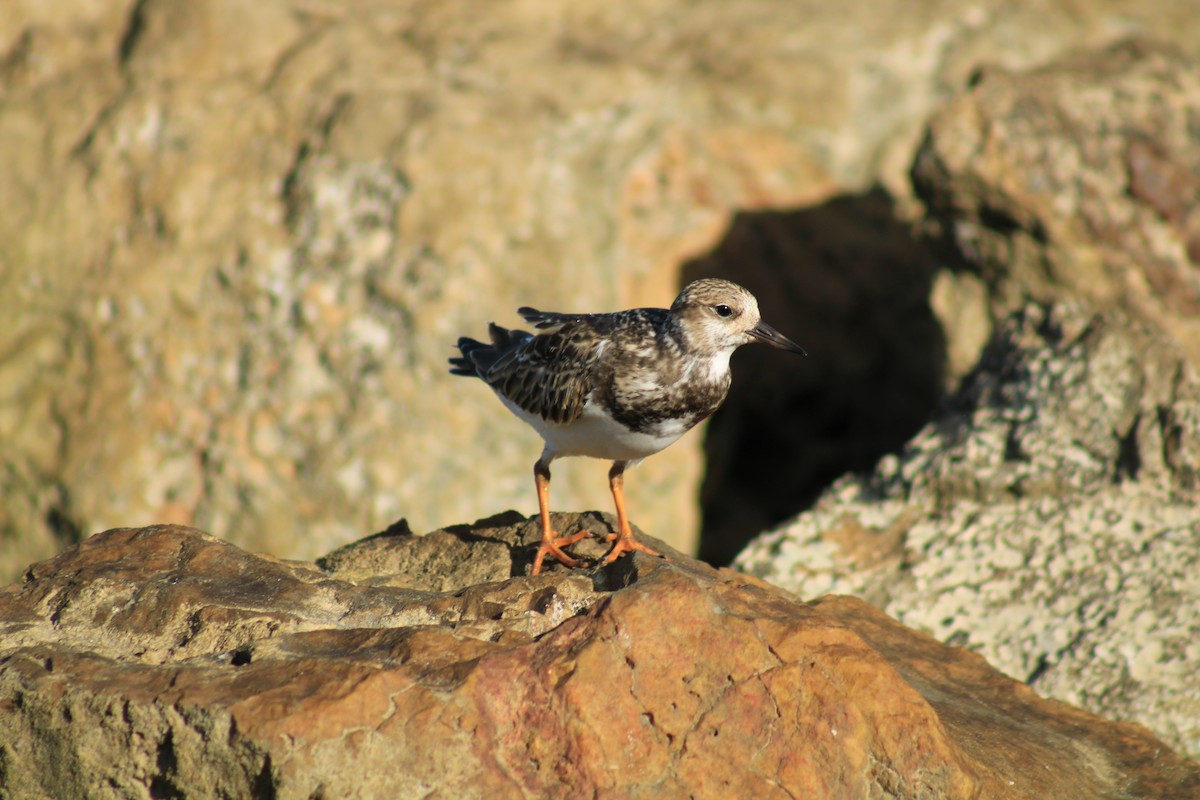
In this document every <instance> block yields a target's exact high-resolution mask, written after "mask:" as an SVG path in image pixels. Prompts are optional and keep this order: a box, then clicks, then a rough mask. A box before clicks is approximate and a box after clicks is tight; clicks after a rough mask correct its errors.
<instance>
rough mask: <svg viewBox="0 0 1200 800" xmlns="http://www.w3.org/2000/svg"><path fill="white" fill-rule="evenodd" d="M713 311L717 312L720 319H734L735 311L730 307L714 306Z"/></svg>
mask: <svg viewBox="0 0 1200 800" xmlns="http://www.w3.org/2000/svg"><path fill="white" fill-rule="evenodd" d="M713 311H715V312H717V316H718V317H732V316H733V309H732V308H730V307H729V306H725V305H721V306H713Z"/></svg>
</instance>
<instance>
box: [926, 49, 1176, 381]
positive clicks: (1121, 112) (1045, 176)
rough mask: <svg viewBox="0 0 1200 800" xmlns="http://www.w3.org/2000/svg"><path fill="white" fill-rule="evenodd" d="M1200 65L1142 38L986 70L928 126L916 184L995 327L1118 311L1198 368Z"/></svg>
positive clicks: (944, 238)
mask: <svg viewBox="0 0 1200 800" xmlns="http://www.w3.org/2000/svg"><path fill="white" fill-rule="evenodd" d="M1198 115H1200V59H1197V57H1196V54H1195V53H1194V52H1188V51H1186V50H1181V49H1179V48H1176V47H1174V46H1173V45H1169V44H1164V43H1161V42H1154V41H1149V40H1137V39H1135V40H1129V41H1125V42H1121V43H1118V44H1115V45H1112V46H1110V47H1106V48H1096V49H1087V50H1081V51H1078V52H1075V53H1072V54H1069V55H1067V56H1064V57H1063V58H1061V59H1058V60H1055V61H1053V62H1051V63H1048V64H1045V65H1043V66H1041V67H1039V68H1038V69H1035V70H1031V71H1028V72H1016V73H1014V72H1007V71H1004V70H984V71H982V72H981V73H980V74H979V75H978V76H976V79H975V80H974V82H973V83H972V86H971V88H970V89H969V90H968V91H966V92H964V94H963V95H962V96H961V97H959V98H957V99H956V100H954V101H953V102H951V103H949V104H947V105H946V106H945V107H944V108H943V109H941V110H940V111H939V112H938V113H937V114H936V115H935V116H934V118H933V121H932V122H931V123H930V128H929V132H928V138H927V140H926V142H925V143H924V145H923V146H922V148H921V150H920V152H919V153H918V154H917V158H916V162H915V165H914V167H913V174H914V180H915V182H916V185H917V187H918V189H919V191H920V193H921V196H922V198H923V199H924V200H925V201H926V203H927V204H928V206H929V209H930V212H931V215H932V216H933V217H934V218H935V219H936V220H937V222H938V225H939V227H940V232H941V234H942V237H943V240H944V242H945V243H946V244H947V245H948V246H949V248H950V249H951V251H952V252H953V253H954V254H955V256H956V257H957V260H958V262H959V268H960V269H961V270H962V272H964V273H966V279H967V280H968V281H975V280H982V281H983V282H984V283H985V284H986V285H987V287H988V295H989V301H990V302H989V306H990V308H991V310H992V313H993V315H994V318H995V319H1000V318H1003V317H1004V316H1006V315H1007V314H1008V313H1009V312H1011V311H1012V310H1014V309H1015V308H1017V307H1018V306H1020V305H1021V303H1023V302H1024V301H1025V300H1026V299H1028V298H1034V299H1037V300H1040V301H1043V302H1052V301H1055V300H1060V299H1064V298H1086V299H1087V300H1088V301H1089V302H1091V303H1092V304H1094V305H1096V306H1098V307H1101V308H1105V307H1109V306H1113V305H1116V306H1120V307H1122V308H1124V309H1125V310H1127V311H1129V312H1131V313H1133V314H1134V315H1135V316H1136V317H1137V318H1139V319H1142V320H1144V321H1146V322H1148V323H1150V324H1152V325H1154V326H1156V327H1158V328H1160V329H1162V330H1163V331H1165V332H1167V333H1168V334H1170V335H1171V336H1172V337H1173V338H1174V339H1175V340H1176V342H1178V344H1179V345H1180V346H1181V347H1182V348H1183V349H1184V350H1185V351H1186V352H1187V354H1188V357H1189V359H1190V360H1191V362H1192V363H1193V364H1194V365H1197V366H1200V147H1198V146H1197V144H1198V135H1197V131H1196V119H1197V116H1198Z"/></svg>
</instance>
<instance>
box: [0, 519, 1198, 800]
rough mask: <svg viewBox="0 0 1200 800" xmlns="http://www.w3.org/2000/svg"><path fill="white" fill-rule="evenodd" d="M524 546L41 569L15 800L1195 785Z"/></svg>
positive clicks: (846, 623)
mask: <svg viewBox="0 0 1200 800" xmlns="http://www.w3.org/2000/svg"><path fill="white" fill-rule="evenodd" d="M556 525H557V526H558V528H559V530H560V531H561V532H563V533H569V532H572V531H575V530H579V529H581V528H585V527H586V528H587V529H589V530H591V531H594V532H596V533H597V534H604V533H607V532H608V531H609V530H610V528H611V525H612V520H611V519H608V518H606V517H603V516H601V515H597V514H583V515H559V516H558V517H557V519H556ZM536 535H537V534H536V526H535V525H534V524H533V523H532V522H530V521H528V520H525V519H524V518H521V517H519V516H517V515H516V514H506V515H501V516H499V517H495V518H493V519H490V520H484V521H481V522H479V523H476V524H474V525H470V526H459V527H453V528H448V529H446V530H441V531H436V532H434V533H431V534H428V535H425V536H414V535H412V534H411V533H410V532H409V531H408V530H407V528H406V527H405V526H403V525H398V526H395V527H394V528H393V529H392V530H389V531H387V532H385V533H382V534H379V535H377V536H374V537H370V538H368V539H364V540H362V541H360V542H358V543H356V544H354V545H351V546H349V547H346V548H343V549H341V550H339V551H337V552H335V553H332V554H331V555H329V556H328V557H326V558H324V559H320V560H319V561H317V562H316V563H308V562H288V561H280V560H278V559H274V558H270V557H267V556H261V555H254V554H251V553H248V552H245V551H243V550H241V549H239V548H237V547H235V546H233V545H231V544H229V543H227V542H224V541H221V540H219V539H216V538H213V537H211V536H209V535H207V534H205V533H203V532H201V531H198V530H195V529H192V528H185V527H176V526H155V527H149V528H140V529H117V530H111V531H108V532H105V533H101V534H98V535H96V536H93V537H91V538H90V539H88V540H87V541H85V542H83V543H82V544H80V545H78V546H76V547H74V548H72V549H70V550H68V551H66V552H64V553H62V554H61V555H59V556H57V557H55V558H53V559H50V560H48V561H43V562H41V563H38V564H35V565H33V566H31V567H30V568H29V569H28V570H27V571H26V573H25V576H24V580H23V581H22V582H21V583H19V584H14V585H12V586H9V587H7V588H5V589H3V590H2V591H0V786H2V787H3V789H4V792H3V795H4V796H5V797H11V798H26V797H38V798H41V797H72V798H110V797H112V798H116V797H121V798H129V797H250V796H255V797H278V798H317V797H327V798H328V797H349V796H354V797H389V798H391V797H538V798H542V797H756V798H773V797H780V798H787V797H792V798H795V797H805V798H856V799H857V798H884V797H886V798H919V797H920V798H959V797H961V798H968V797H971V798H977V797H987V798H1047V797H1053V798H1057V799H1058V800H1066V799H1067V798H1089V800H1092V799H1093V798H1106V797H1112V798H1118V797H1119V798H1156V800H1161V799H1163V798H1180V800H1183V799H1184V798H1195V797H1197V796H1200V766H1198V765H1197V764H1195V763H1192V762H1189V761H1188V760H1186V759H1184V758H1182V757H1180V756H1178V755H1175V754H1174V753H1172V751H1171V750H1170V749H1169V748H1167V747H1166V746H1165V745H1163V744H1162V743H1161V742H1159V741H1158V740H1156V739H1155V738H1154V737H1153V736H1152V735H1151V734H1150V733H1149V732H1148V731H1146V730H1145V729H1144V728H1141V727H1139V726H1136V725H1132V724H1127V723H1115V722H1109V721H1106V720H1104V719H1101V718H1099V717H1096V716H1093V715H1091V714H1089V713H1087V712H1084V711H1081V710H1079V709H1077V708H1074V707H1071V706H1068V705H1066V704H1063V703H1061V702H1057V701H1051V700H1045V699H1042V698H1039V697H1038V696H1036V695H1035V694H1034V693H1033V692H1032V691H1031V690H1030V689H1028V688H1027V687H1026V686H1024V685H1023V684H1021V683H1019V682H1017V681H1014V680H1012V679H1010V678H1008V677H1006V676H1005V675H1003V674H1001V673H1000V672H998V671H996V670H995V669H993V668H991V667H990V666H989V665H988V664H987V662H986V661H984V659H983V658H981V657H980V656H978V655H975V654H973V653H971V652H969V651H967V650H965V649H963V648H958V647H951V646H947V645H944V644H941V643H939V642H937V641H935V640H934V639H932V638H930V637H929V636H926V635H924V634H921V633H917V632H914V631H912V630H910V629H907V628H905V627H904V626H902V625H900V624H899V623H897V622H896V621H894V620H893V619H891V618H889V617H888V616H886V615H884V614H883V613H882V612H880V611H878V610H876V609H874V608H873V607H871V606H870V605H868V604H866V603H864V602H863V601H860V600H856V599H852V598H848V597H832V596H831V597H825V598H822V599H820V600H817V601H814V602H809V603H806V602H801V601H800V600H798V599H797V598H796V597H795V596H792V595H790V594H787V593H786V592H784V591H782V590H780V589H776V588H774V587H772V586H770V585H767V584H765V583H762V582H760V581H758V580H757V579H754V578H750V577H747V576H745V575H741V574H737V573H734V572H730V571H724V570H722V571H718V570H714V569H712V568H710V567H708V566H706V565H704V564H701V563H699V562H696V561H693V560H690V559H688V558H686V557H683V556H681V555H679V554H677V553H673V552H671V553H670V558H669V559H668V560H660V559H654V558H650V557H647V556H643V555H641V554H637V555H635V556H633V557H631V558H624V559H622V560H621V561H619V562H617V563H616V564H614V565H612V566H610V567H605V568H595V569H588V570H576V571H570V570H565V569H562V568H557V567H556V568H554V569H551V570H550V571H549V573H548V574H544V575H541V576H539V577H525V575H524V573H525V572H527V571H528V570H527V566H528V560H529V556H530V555H531V554H532V550H533V547H532V543H533V542H534V541H535V538H536ZM654 546H655V547H659V546H662V545H659V544H654ZM578 547H579V552H582V553H583V554H585V555H588V554H591V555H599V554H601V553H602V552H603V550H602V548H603V547H604V545H603V543H601V542H599V541H594V540H586V541H585V542H583V543H581V544H580V545H579V546H578ZM663 547H664V548H665V546H663Z"/></svg>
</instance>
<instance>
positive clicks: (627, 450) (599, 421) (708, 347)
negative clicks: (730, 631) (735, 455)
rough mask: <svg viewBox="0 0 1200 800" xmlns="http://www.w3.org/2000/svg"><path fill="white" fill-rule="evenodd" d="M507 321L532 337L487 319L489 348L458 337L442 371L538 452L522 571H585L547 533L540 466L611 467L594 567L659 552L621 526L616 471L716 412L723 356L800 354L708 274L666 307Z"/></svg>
mask: <svg viewBox="0 0 1200 800" xmlns="http://www.w3.org/2000/svg"><path fill="white" fill-rule="evenodd" d="M517 313H518V314H519V315H520V316H521V317H522V318H523V319H524V320H525V322H526V323H527V324H529V325H530V326H532V327H533V332H529V331H524V330H515V329H508V328H503V327H501V326H499V325H497V324H496V323H494V322H492V323H489V325H488V335H489V338H490V340H491V341H490V342H486V343H485V342H480V341H478V340H476V339H472V338H470V337H466V336H464V337H461V338H459V340H458V342H457V348H458V351H459V353H460V354H461V355H459V356H456V357H454V358H451V359H450V372H451V374H453V375H462V376H468V377H476V378H480V379H482V380H483V382H484V383H486V384H487V385H488V386H489V387H490V388H491V390H492V391H493V392H494V393H495V394H496V396H497V397H499V398H500V401H501V402H502V403H503V404H504V405H505V406H506V407H507V408H508V410H509V411H511V412H512V413H513V414H515V415H516V416H517V417H518V418H520V419H521V420H522V421H524V422H525V423H526V424H528V425H530V426H531V427H532V428H533V429H534V430H535V431H537V433H538V434H539V435H540V436H541V438H542V440H543V442H544V444H545V446H544V448H543V450H542V453H541V455H540V456H539V457H538V459H537V461H536V462H535V463H534V465H533V475H534V484H535V487H536V490H537V499H538V512H539V518H540V523H541V542H540V544H539V545H538V549H537V553H536V555H535V557H534V562H533V570H532V573H531V574H533V575H537V574H539V573H540V572H541V570H542V565H543V562H544V560H545V558H546V556H548V555H549V556H552V557H553V558H554V559H555V560H557V561H559V562H560V563H562V564H564V565H566V566H568V567H582V566H585V564H584V563H583V562H581V561H579V560H578V559H576V558H574V557H573V556H571V555H570V554H568V553H567V552H566V551H565V550H564V548H566V547H568V546H569V545H572V544H574V543H576V542H578V541H579V540H580V539H582V538H584V537H585V536H587V535H588V534H587V533H586V532H581V533H578V534H576V535H574V536H570V537H564V536H559V535H558V533H557V532H555V531H554V530H553V528H552V526H551V524H550V464H551V462H553V461H554V460H555V459H558V458H564V457H568V456H589V457H591V458H598V459H606V460H609V461H611V462H612V467H611V469H610V470H609V473H608V482H609V489H610V491H611V492H612V496H613V503H614V505H615V506H616V511H617V531H616V532H615V533H614V534H611V535H609V536H608V537H607V538H608V540H609V541H612V542H613V544H612V548H611V549H610V550H609V551H608V553H607V554H606V555H605V556H604V558H603V563H604V564H611V563H612V562H614V561H615V560H616V559H617V558H619V557H620V556H622V555H623V554H625V553H630V552H633V551H635V550H637V551H641V552H644V553H647V554H649V555H653V556H660V555H661V554H660V553H658V552H657V551H655V550H652V549H651V548H649V547H647V546H646V545H644V544H642V543H641V542H639V541H638V540H637V539H636V537H635V536H634V534H633V528H632V527H631V526H630V524H629V516H628V514H627V513H626V508H625V488H624V487H625V483H624V474H625V470H626V468H627V467H630V466H632V465H635V464H637V463H638V462H640V461H641V460H642V459H644V458H646V457H647V456H651V455H654V454H655V453H657V452H659V451H661V450H663V449H664V448H666V447H668V446H670V445H671V444H673V443H674V442H675V441H676V440H677V439H679V437H680V436H682V435H683V434H684V433H686V432H687V431H689V430H691V429H692V428H693V427H695V426H696V425H697V424H698V423H700V422H701V421H702V420H704V419H705V418H707V417H708V416H709V415H711V414H712V413H713V412H714V411H716V410H717V408H718V407H719V406H720V405H721V403H722V402H723V401H724V400H725V396H726V395H727V394H728V392H729V386H730V383H731V381H732V375H731V373H730V368H729V358H730V356H731V355H732V354H733V351H734V350H736V349H737V348H739V347H741V346H742V345H744V344H750V343H752V342H761V343H764V344H768V345H771V346H772V347H776V348H778V349H780V350H785V351H789V352H793V353H798V354H801V355H805V356H807V355H808V353H807V352H805V350H804V348H803V347H801V346H800V345H798V344H796V343H795V342H793V341H792V340H791V339H789V338H787V337H786V336H784V335H783V334H781V333H780V332H779V331H777V330H775V328H773V327H771V326H770V325H768V324H767V323H766V322H764V321H763V320H762V318H761V316H760V313H759V309H758V301H757V300H756V299H755V297H754V295H753V294H751V293H750V292H749V291H748V290H747V289H745V288H744V287H742V286H739V285H738V284H736V283H733V282H731V281H727V280H721V279H717V278H701V279H700V280H696V281H692V282H691V283H689V284H688V285H687V286H685V287H684V288H683V291H681V292H680V293H679V296H678V297H676V298H675V301H674V302H673V303H672V304H671V307H670V308H669V309H667V308H634V309H630V310H627V311H616V312H608V313H596V314H560V313H557V312H551V311H539V310H537V309H535V308H530V307H528V306H524V307H521V308H518V309H517Z"/></svg>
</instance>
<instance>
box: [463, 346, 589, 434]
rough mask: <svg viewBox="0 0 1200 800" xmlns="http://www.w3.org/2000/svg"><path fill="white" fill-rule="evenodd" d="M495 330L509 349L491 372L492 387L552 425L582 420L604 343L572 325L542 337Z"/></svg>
mask: <svg viewBox="0 0 1200 800" xmlns="http://www.w3.org/2000/svg"><path fill="white" fill-rule="evenodd" d="M492 328H493V329H496V328H498V330H492V341H493V342H495V343H496V344H497V345H499V344H500V342H501V341H504V342H505V343H506V344H507V345H508V347H507V349H506V350H504V352H501V353H500V354H499V357H498V358H497V359H496V361H495V363H493V364H492V365H491V366H490V368H489V369H488V370H487V374H486V375H485V376H484V380H486V381H487V382H488V385H489V386H491V387H492V388H493V389H495V390H496V391H497V392H499V393H500V394H502V395H504V396H505V397H506V398H508V399H509V400H510V401H512V402H513V403H515V404H516V405H517V406H519V407H520V408H521V409H523V410H525V411H527V412H529V413H530V414H537V415H538V416H540V417H542V418H543V419H546V420H549V421H550V422H558V423H565V422H571V421H573V420H575V419H577V418H578V417H579V415H580V414H582V413H583V406H584V401H585V400H586V399H587V396H588V395H589V394H590V393H591V391H592V375H593V366H594V364H595V361H596V354H597V348H598V347H599V346H600V344H601V342H602V341H603V340H602V339H601V338H600V337H598V336H596V335H595V334H594V333H593V332H591V331H589V330H588V329H587V328H586V326H584V325H579V324H571V323H567V324H564V325H563V326H562V327H560V328H558V329H557V330H555V331H554V332H553V333H545V334H541V335H539V336H530V335H529V334H524V332H523V331H507V330H505V329H504V328H499V326H495V325H493V326H492ZM513 334H524V335H523V337H521V338H518V337H517V336H514V335H513ZM498 349H499V348H498Z"/></svg>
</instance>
